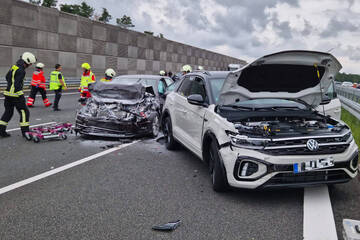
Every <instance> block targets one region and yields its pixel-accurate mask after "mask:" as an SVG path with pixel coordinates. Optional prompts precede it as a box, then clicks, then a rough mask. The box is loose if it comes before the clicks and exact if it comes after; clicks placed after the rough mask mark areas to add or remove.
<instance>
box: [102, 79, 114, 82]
mask: <svg viewBox="0 0 360 240" xmlns="http://www.w3.org/2000/svg"><path fill="white" fill-rule="evenodd" d="M100 81H101V82H111V81H112V78H110V79H106V78H102V79H100Z"/></svg>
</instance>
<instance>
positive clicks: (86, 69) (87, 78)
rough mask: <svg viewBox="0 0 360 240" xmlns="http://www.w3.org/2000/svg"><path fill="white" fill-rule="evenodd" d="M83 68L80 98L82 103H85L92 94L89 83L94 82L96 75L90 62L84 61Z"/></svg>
mask: <svg viewBox="0 0 360 240" xmlns="http://www.w3.org/2000/svg"><path fill="white" fill-rule="evenodd" d="M81 68H82V69H83V74H82V76H81V81H80V88H79V91H80V99H79V102H81V103H82V104H84V103H85V101H86V99H87V98H90V97H91V94H90V92H89V88H88V87H89V84H91V83H94V82H95V81H96V80H95V75H94V74H93V72H92V71H91V66H90V64H88V63H83V64H82V65H81Z"/></svg>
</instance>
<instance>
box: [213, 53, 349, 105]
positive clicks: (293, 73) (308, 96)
mask: <svg viewBox="0 0 360 240" xmlns="http://www.w3.org/2000/svg"><path fill="white" fill-rule="evenodd" d="M341 68H342V66H341V64H340V63H339V61H338V60H337V59H336V58H335V57H334V56H333V55H331V54H330V53H323V52H314V51H284V52H279V53H274V54H271V55H267V56H264V57H261V58H259V59H257V60H255V61H254V62H252V63H250V64H248V65H246V66H245V67H243V68H241V69H239V70H236V71H233V72H231V73H230V74H229V75H228V76H227V78H226V79H225V81H224V85H223V87H222V89H221V91H220V96H219V101H218V104H219V105H224V104H233V103H235V102H238V101H245V100H249V99H258V98H283V99H297V100H302V101H304V102H306V103H307V104H309V105H311V106H313V107H317V106H318V105H319V104H320V102H321V99H322V96H321V92H322V93H323V94H325V93H326V90H327V89H328V87H329V85H330V84H331V81H332V80H334V79H335V75H336V74H337V73H338V72H339V71H340V69H341ZM320 86H321V88H322V91H321V89H320Z"/></svg>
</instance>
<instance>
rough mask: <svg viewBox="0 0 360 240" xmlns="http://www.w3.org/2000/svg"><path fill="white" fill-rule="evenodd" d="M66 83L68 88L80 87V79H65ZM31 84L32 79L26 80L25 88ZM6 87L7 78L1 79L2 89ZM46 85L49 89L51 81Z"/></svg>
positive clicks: (0, 86)
mask: <svg viewBox="0 0 360 240" xmlns="http://www.w3.org/2000/svg"><path fill="white" fill-rule="evenodd" d="M65 82H66V85H68V86H78V85H80V78H76V77H73V78H65ZM30 83H31V78H25V80H24V86H25V87H29V86H30ZM6 85H7V82H6V80H5V78H0V89H1V88H5V87H6ZM46 85H47V87H48V86H49V80H47V81H46Z"/></svg>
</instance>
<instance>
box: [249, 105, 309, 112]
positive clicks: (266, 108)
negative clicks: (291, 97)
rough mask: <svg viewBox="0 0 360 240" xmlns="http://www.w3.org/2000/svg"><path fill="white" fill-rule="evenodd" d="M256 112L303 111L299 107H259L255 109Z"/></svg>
mask: <svg viewBox="0 0 360 240" xmlns="http://www.w3.org/2000/svg"><path fill="white" fill-rule="evenodd" d="M255 109H256V110H269V109H270V110H273V111H279V110H303V109H302V108H300V107H296V106H288V107H287V106H272V107H259V108H255Z"/></svg>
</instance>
